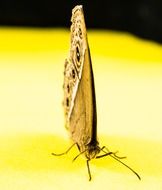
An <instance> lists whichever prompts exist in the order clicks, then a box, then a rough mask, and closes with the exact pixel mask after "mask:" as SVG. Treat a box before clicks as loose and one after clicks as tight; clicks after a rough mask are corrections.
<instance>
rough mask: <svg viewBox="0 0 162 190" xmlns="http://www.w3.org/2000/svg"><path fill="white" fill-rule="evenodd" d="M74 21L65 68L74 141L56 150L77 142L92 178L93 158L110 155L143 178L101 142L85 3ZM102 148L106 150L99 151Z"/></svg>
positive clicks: (76, 9) (66, 105)
mask: <svg viewBox="0 0 162 190" xmlns="http://www.w3.org/2000/svg"><path fill="white" fill-rule="evenodd" d="M71 22H72V25H71V42H70V44H71V45H70V55H69V58H68V59H66V60H65V68H64V85H63V87H64V100H63V105H64V112H65V122H66V128H67V130H68V131H69V133H70V137H71V139H72V141H73V142H74V143H73V144H72V146H71V147H70V148H69V149H68V150H67V151H66V152H64V153H61V154H55V153H52V154H53V155H55V156H60V155H63V154H66V153H67V152H69V150H70V149H71V148H72V147H73V146H74V145H76V146H77V147H78V149H79V151H80V153H79V154H78V155H77V156H76V157H75V158H74V160H76V159H77V158H78V157H79V156H80V155H82V154H84V155H85V158H86V163H87V168H88V174H89V180H91V178H92V177H91V172H90V167H89V161H90V160H91V159H95V158H101V157H104V156H108V155H109V156H111V157H113V158H114V159H116V160H117V161H119V162H120V163H122V164H123V165H124V166H126V167H127V168H129V169H130V170H131V171H132V172H133V173H134V174H135V175H136V176H137V177H138V178H139V179H140V176H139V175H138V174H137V173H136V172H135V171H134V170H133V169H132V168H130V167H129V166H127V165H126V164H125V163H123V162H122V161H121V160H120V159H121V158H124V157H119V156H117V155H116V152H111V151H109V150H108V149H107V148H106V147H105V146H103V147H100V146H99V142H98V140H97V109H96V95H95V84H94V75H93V69H92V62H91V56H90V49H89V45H88V39H87V32H86V25H85V20H84V13H83V7H82V5H77V6H75V7H74V9H73V10H72V18H71ZM100 152H102V153H103V154H99V153H100Z"/></svg>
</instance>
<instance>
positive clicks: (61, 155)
mask: <svg viewBox="0 0 162 190" xmlns="http://www.w3.org/2000/svg"><path fill="white" fill-rule="evenodd" d="M74 145H76V143H74V144H72V145H71V146H70V147H69V148H68V149H67V150H66V151H65V152H63V153H61V154H55V153H51V154H52V155H53V156H62V155H64V154H67V153H68V152H69V151H70V150H71V149H72V148H73V146H74Z"/></svg>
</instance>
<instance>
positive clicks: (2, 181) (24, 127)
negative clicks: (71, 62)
mask: <svg viewBox="0 0 162 190" xmlns="http://www.w3.org/2000/svg"><path fill="white" fill-rule="evenodd" d="M69 37H70V33H69V31H65V30H63V29H62V30H61V29H51V30H50V29H23V28H22V29H17V28H1V29H0V130H1V133H0V135H1V136H0V189H3V190H5V189H7V190H14V189H16V190H19V189H23V190H26V189H27V190H28V189H30V190H31V189H33V190H37V189H38V190H47V189H51V190H53V189H66V190H67V189H88V190H89V189H100V188H102V189H111V190H112V189H117V190H119V189H123V190H125V189H129V190H130V189H131V190H132V189H138V190H139V189H142V190H143V189H147V190H148V189H151V190H152V189H156V190H158V189H159V190H160V189H162V46H160V45H158V44H156V43H153V42H148V41H142V40H140V39H138V38H136V37H133V36H130V35H128V34H125V33H115V32H108V31H88V37H89V43H90V48H91V55H92V60H93V68H94V75H95V84H96V97H97V110H98V136H99V142H100V145H101V146H102V145H106V146H107V147H109V149H110V150H112V151H116V150H118V151H119V155H121V156H127V159H125V160H123V161H124V162H125V163H127V164H128V165H129V166H131V167H132V168H133V169H134V170H136V171H137V172H138V173H139V174H140V176H141V178H142V180H141V181H139V180H138V179H137V178H136V176H135V175H134V174H133V173H131V172H130V171H129V170H128V169H127V168H125V167H124V166H122V165H121V164H120V163H117V162H116V161H115V160H112V159H111V158H110V157H105V158H103V159H99V160H93V161H92V162H91V163H90V167H91V172H92V181H91V182H89V181H88V174H87V168H86V163H85V160H84V157H82V156H81V157H80V158H78V160H76V161H75V162H74V163H72V159H73V158H74V157H75V156H76V155H77V154H78V150H77V148H74V149H73V150H71V152H69V154H68V155H65V156H62V157H54V156H52V155H51V152H55V153H57V152H58V153H59V152H62V151H64V150H66V149H67V148H68V147H69V146H70V144H71V142H70V141H69V138H68V133H67V131H66V130H65V128H64V115H63V109H62V98H63V90H62V83H63V69H64V59H65V58H66V57H67V56H68V51H69Z"/></svg>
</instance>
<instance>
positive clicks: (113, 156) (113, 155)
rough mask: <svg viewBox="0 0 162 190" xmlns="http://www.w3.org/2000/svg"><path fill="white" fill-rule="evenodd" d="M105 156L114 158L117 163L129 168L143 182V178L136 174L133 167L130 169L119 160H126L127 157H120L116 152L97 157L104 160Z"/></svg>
mask: <svg viewBox="0 0 162 190" xmlns="http://www.w3.org/2000/svg"><path fill="white" fill-rule="evenodd" d="M103 152H105V151H103ZM105 156H111V157H112V158H114V159H115V160H116V161H118V162H120V163H121V164H122V165H124V166H125V167H127V168H128V169H129V170H131V171H132V172H133V173H134V174H135V175H136V176H137V177H138V179H139V180H141V177H140V176H139V175H138V173H137V172H135V171H134V170H133V169H132V168H131V167H129V166H128V165H127V164H125V163H124V162H122V161H121V160H119V159H122V158H125V157H119V156H117V155H116V153H114V152H107V153H106V154H103V155H100V156H97V157H96V158H102V157H105Z"/></svg>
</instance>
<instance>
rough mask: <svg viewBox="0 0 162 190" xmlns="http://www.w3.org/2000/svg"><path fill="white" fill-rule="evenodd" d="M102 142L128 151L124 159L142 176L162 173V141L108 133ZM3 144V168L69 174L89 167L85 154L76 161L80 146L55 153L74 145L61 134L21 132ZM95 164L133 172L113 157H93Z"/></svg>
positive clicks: (121, 152) (5, 138) (1, 166)
mask: <svg viewBox="0 0 162 190" xmlns="http://www.w3.org/2000/svg"><path fill="white" fill-rule="evenodd" d="M102 142H104V145H106V146H107V147H109V148H110V150H112V151H116V150H118V151H119V155H122V156H123V154H124V156H127V159H124V160H122V161H124V162H125V163H128V165H131V166H132V167H133V168H134V169H135V170H137V171H138V172H139V174H140V175H141V177H142V178H144V176H146V175H151V174H154V175H162V171H161V170H160V168H159V167H160V166H162V160H161V159H158V158H160V157H161V155H162V143H161V144H160V143H156V142H151V141H144V140H139V139H129V138H122V137H106V136H104V137H101V143H102ZM102 144H103V143H102ZM112 144H113V147H112ZM0 145H1V146H0V149H1V150H0V151H1V162H0V168H1V170H3V169H6V168H8V169H14V170H20V171H41V170H42V171H43V170H46V171H48V170H50V171H53V172H54V171H56V170H58V171H61V170H62V171H64V172H65V171H66V173H67V177H68V175H69V172H74V173H75V172H77V170H79V168H83V167H86V164H85V163H84V159H83V157H82V156H80V157H79V158H78V159H77V160H76V161H75V162H74V163H73V164H72V159H73V158H74V157H75V156H76V155H77V154H78V153H79V152H78V150H77V148H73V149H72V150H71V151H70V152H69V153H68V154H67V155H64V156H52V155H51V153H52V152H55V153H60V152H61V153H62V152H64V151H65V150H66V149H67V148H68V147H69V146H70V141H68V140H65V139H63V138H61V137H57V136H53V135H24V134H21V135H18V136H15V137H11V136H8V138H7V137H1V139H0ZM117 146H118V147H117ZM2 155H3V156H2ZM91 163H93V165H95V166H96V167H97V168H98V169H97V171H98V172H102V169H100V170H99V168H104V169H106V170H108V171H111V170H113V171H114V172H121V173H123V172H124V173H125V172H129V171H127V169H126V168H124V166H122V165H120V164H119V163H117V162H116V161H114V160H113V159H112V158H110V157H109V156H108V157H104V158H101V159H98V160H92V161H91ZM93 175H97V174H93ZM130 175H131V174H130Z"/></svg>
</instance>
